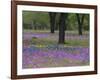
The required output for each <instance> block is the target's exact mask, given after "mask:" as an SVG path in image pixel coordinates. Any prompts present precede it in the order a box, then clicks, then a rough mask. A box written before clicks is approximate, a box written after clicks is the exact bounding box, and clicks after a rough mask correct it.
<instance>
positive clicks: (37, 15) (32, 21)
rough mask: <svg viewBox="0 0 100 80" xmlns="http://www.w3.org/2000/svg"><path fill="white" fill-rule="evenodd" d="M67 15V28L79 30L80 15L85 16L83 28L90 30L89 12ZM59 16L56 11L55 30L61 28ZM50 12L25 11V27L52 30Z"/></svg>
mask: <svg viewBox="0 0 100 80" xmlns="http://www.w3.org/2000/svg"><path fill="white" fill-rule="evenodd" d="M64 14H66V15H67V19H66V26H65V30H78V26H79V23H78V17H79V19H81V18H82V16H84V21H83V24H82V25H83V26H82V29H83V30H89V14H76V13H64ZM59 16H60V13H56V17H55V18H54V19H55V30H58V29H59ZM50 25H51V24H50V13H49V12H33V11H23V28H24V29H34V30H50Z"/></svg>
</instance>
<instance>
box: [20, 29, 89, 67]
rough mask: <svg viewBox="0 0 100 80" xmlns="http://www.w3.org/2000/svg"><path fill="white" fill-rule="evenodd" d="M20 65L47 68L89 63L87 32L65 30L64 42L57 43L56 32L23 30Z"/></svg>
mask: <svg viewBox="0 0 100 80" xmlns="http://www.w3.org/2000/svg"><path fill="white" fill-rule="evenodd" d="M22 55H23V57H22V67H23V69H26V68H47V67H67V66H86V65H89V33H88V32H84V33H83V35H81V36H80V35H78V33H77V32H75V31H66V33H65V44H58V32H57V31H56V32H55V33H54V34H52V33H50V32H49V31H31V30H24V31H23V54H22Z"/></svg>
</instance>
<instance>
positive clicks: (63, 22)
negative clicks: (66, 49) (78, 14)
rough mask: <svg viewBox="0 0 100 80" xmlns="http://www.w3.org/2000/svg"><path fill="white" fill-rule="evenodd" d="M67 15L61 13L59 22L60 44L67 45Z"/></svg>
mask: <svg viewBox="0 0 100 80" xmlns="http://www.w3.org/2000/svg"><path fill="white" fill-rule="evenodd" d="M66 17H67V14H65V13H61V14H60V20H59V44H64V43H65V26H66Z"/></svg>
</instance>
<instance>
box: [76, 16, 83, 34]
mask: <svg viewBox="0 0 100 80" xmlns="http://www.w3.org/2000/svg"><path fill="white" fill-rule="evenodd" d="M76 17H77V21H78V31H79V35H82V27H83V22H84V15H81V16H80V14H76Z"/></svg>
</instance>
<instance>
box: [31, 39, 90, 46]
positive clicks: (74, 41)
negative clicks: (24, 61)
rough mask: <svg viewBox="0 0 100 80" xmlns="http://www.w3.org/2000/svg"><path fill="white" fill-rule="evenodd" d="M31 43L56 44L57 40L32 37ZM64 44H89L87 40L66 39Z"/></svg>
mask: <svg viewBox="0 0 100 80" xmlns="http://www.w3.org/2000/svg"><path fill="white" fill-rule="evenodd" d="M31 43H32V44H35V45H51V44H53V45H54V44H58V42H57V41H54V40H51V39H47V38H43V39H41V38H32V39H31ZM64 45H65V46H84V47H87V46H89V41H88V40H66V41H65V43H64Z"/></svg>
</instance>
